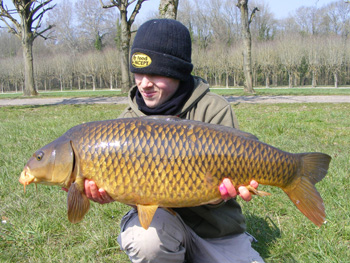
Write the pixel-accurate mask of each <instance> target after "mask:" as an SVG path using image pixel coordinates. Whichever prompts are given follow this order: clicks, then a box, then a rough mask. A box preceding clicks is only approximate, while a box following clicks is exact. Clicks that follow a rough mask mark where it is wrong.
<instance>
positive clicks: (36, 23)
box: [0, 0, 55, 96]
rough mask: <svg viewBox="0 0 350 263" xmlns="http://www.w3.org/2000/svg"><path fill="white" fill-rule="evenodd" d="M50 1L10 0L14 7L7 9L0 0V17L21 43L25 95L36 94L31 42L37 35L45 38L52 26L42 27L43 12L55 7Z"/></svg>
mask: <svg viewBox="0 0 350 263" xmlns="http://www.w3.org/2000/svg"><path fill="white" fill-rule="evenodd" d="M51 2H52V0H46V1H40V0H12V3H13V5H14V9H9V8H8V7H7V6H4V3H3V0H0V19H1V20H2V21H3V22H4V23H5V24H6V26H7V27H8V29H9V31H10V32H11V33H13V34H14V35H16V36H17V37H18V38H19V39H20V40H21V43H22V48H23V59H24V75H25V77H24V79H25V84H24V91H23V94H24V95H25V96H34V95H37V94H38V92H37V91H36V88H35V85H34V66H33V42H34V40H35V39H36V38H37V37H38V36H40V37H43V38H45V39H46V38H47V37H45V35H44V34H45V33H46V32H47V31H48V30H50V29H51V28H52V25H48V26H47V27H45V28H42V20H43V16H44V14H45V13H46V12H47V11H49V10H51V9H53V8H54V7H55V5H52V6H50V5H49V4H50V3H51ZM16 15H18V16H19V20H17V19H16Z"/></svg>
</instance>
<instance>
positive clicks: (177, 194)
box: [21, 117, 330, 228]
mask: <svg viewBox="0 0 350 263" xmlns="http://www.w3.org/2000/svg"><path fill="white" fill-rule="evenodd" d="M62 147H63V152H64V153H66V154H67V156H68V157H67V156H65V157H60V160H62V161H61V162H57V161H55V163H57V164H59V165H60V167H61V168H60V171H61V173H62V176H61V177H60V178H59V176H57V175H56V176H55V178H47V177H45V178H38V177H37V176H36V175H35V174H33V171H34V170H35V169H36V170H40V169H42V170H45V171H46V172H47V167H49V166H53V165H52V161H51V162H49V163H50V165H49V164H45V165H44V167H43V166H42V165H41V164H40V163H41V162H42V160H39V161H38V160H37V158H36V157H35V156H34V157H33V158H32V160H30V161H29V162H28V164H27V166H26V168H25V171H24V172H23V173H24V175H26V174H28V175H29V174H30V175H32V176H33V177H34V178H35V179H33V180H34V182H38V183H49V184H60V185H62V186H66V187H69V186H70V188H71V189H70V190H69V193H68V215H69V218H70V220H71V221H73V222H76V221H80V220H81V218H82V217H83V216H84V214H85V212H86V211H84V210H87V209H88V201H87V199H86V197H85V196H84V194H83V187H84V186H83V181H84V179H85V178H86V179H91V180H93V181H95V183H96V184H97V186H98V187H100V188H103V189H105V190H106V191H107V192H108V194H109V195H110V196H111V197H112V198H113V199H114V200H117V201H119V202H122V203H126V204H130V205H138V210H139V214H141V217H142V215H143V214H145V217H150V219H142V218H140V221H141V223H142V221H144V226H145V228H147V227H148V224H149V223H150V220H152V216H153V213H154V211H155V209H156V208H157V207H158V206H161V207H190V206H198V205H202V204H207V203H210V202H213V201H215V200H218V199H220V192H219V191H218V186H219V185H220V183H221V182H222V180H223V179H224V178H230V179H231V181H232V183H233V185H235V186H236V187H237V188H238V187H239V186H241V185H249V182H250V181H251V180H252V179H254V180H256V181H258V182H259V183H261V184H267V185H274V186H278V187H280V188H282V189H283V190H284V191H285V192H286V193H287V194H288V195H289V197H290V198H291V200H292V201H293V202H294V203H295V204H296V205H297V207H298V208H299V209H300V210H301V211H302V212H303V213H304V214H305V215H306V216H307V217H309V218H310V219H311V220H312V221H313V222H314V223H315V224H317V225H321V224H322V223H323V221H324V218H325V213H324V207H323V201H322V198H321V197H320V195H319V194H318V192H317V191H316V189H315V188H314V184H315V183H316V182H318V181H319V180H321V179H322V178H323V177H324V176H325V175H326V173H327V169H328V165H329V161H330V157H329V156H328V155H325V154H322V153H305V154H292V153H287V152H284V151H281V150H279V149H277V148H274V147H272V146H269V145H267V144H264V143H262V142H260V141H258V140H257V139H256V138H255V136H253V135H251V134H248V133H244V132H241V131H239V130H236V129H232V128H229V127H224V126H219V125H211V124H206V123H202V122H196V121H189V120H181V119H178V118H174V117H170V118H167V117H157V118H154V117H153V118H151V117H147V118H133V119H118V120H109V121H100V122H91V123H86V124H82V125H78V126H75V127H73V128H72V129H70V130H69V131H67V132H66V133H65V134H64V135H63V136H61V137H60V138H58V139H57V140H56V141H54V142H53V143H51V144H49V145H48V146H45V147H44V148H43V149H41V150H39V151H38V152H37V153H43V152H45V155H46V154H47V153H46V152H52V151H53V149H55V150H54V151H55V154H58V152H60V150H59V149H58V148H62ZM64 153H62V156H63V155H64ZM51 156H52V154H51ZM70 156H71V157H70ZM39 159H40V158H39ZM73 163H74V165H73ZM33 167H34V168H33ZM36 167H39V168H36ZM62 167H64V168H62ZM50 171H51V172H50V173H51V174H57V173H60V172H54V171H55V169H54V167H51V168H50ZM23 173H22V176H21V178H22V183H23V182H24V181H25V179H24V175H23ZM42 173H43V172H42ZM35 180H36V181H35ZM58 182H59V183H58ZM72 182H75V183H74V184H72V185H70V184H71V183H72ZM24 184H26V183H24ZM299 188H300V189H299ZM305 194H307V195H308V198H306V199H305ZM80 196H82V198H81V197H80ZM77 200H78V201H77ZM70 203H71V205H70ZM315 204H316V205H315ZM315 206H316V207H315ZM140 210H141V211H140ZM76 211H84V212H81V213H80V212H79V213H78V214H77V213H76ZM315 211H317V212H315ZM148 221H149V222H148Z"/></svg>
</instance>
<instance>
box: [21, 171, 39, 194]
mask: <svg viewBox="0 0 350 263" xmlns="http://www.w3.org/2000/svg"><path fill="white" fill-rule="evenodd" d="M34 179H35V177H34V176H33V175H31V174H30V172H29V171H27V169H26V168H24V170H23V172H22V173H21V176H20V177H19V182H20V183H21V184H23V187H24V192H26V186H27V185H29V184H31V183H32V182H33V181H34Z"/></svg>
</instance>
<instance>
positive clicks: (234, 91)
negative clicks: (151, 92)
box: [0, 86, 350, 99]
mask: <svg viewBox="0 0 350 263" xmlns="http://www.w3.org/2000/svg"><path fill="white" fill-rule="evenodd" d="M211 91H213V92H214V93H217V94H219V95H223V96H257V95H262V96H287V95H295V96H300V95H306V96H307V95H310V96H311V95H314V96H315V95H350V87H339V88H332V87H317V88H311V87H303V88H288V87H278V88H274V87H273V88H263V87H257V88H255V91H256V94H254V95H252V94H249V93H245V92H244V91H243V88H242V87H241V88H225V87H221V86H216V87H212V89H211ZM126 95H127V94H125V93H121V91H120V90H96V91H92V90H72V91H70V90H67V91H62V92H61V91H47V92H44V91H39V95H38V98H54V97H73V98H74V97H112V96H126ZM22 98H28V97H24V96H23V93H3V94H0V99H22Z"/></svg>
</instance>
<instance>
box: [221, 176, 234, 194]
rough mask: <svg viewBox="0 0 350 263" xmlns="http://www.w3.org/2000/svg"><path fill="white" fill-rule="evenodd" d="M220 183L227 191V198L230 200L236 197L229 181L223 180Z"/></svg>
mask: <svg viewBox="0 0 350 263" xmlns="http://www.w3.org/2000/svg"><path fill="white" fill-rule="evenodd" d="M222 183H223V184H224V186H225V188H226V190H227V194H228V195H229V197H231V198H235V197H236V196H237V192H236V189H235V187H234V186H233V184H232V182H231V180H230V179H228V178H225V179H224V180H223V181H222Z"/></svg>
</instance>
